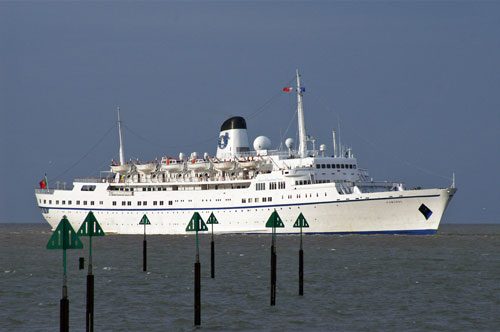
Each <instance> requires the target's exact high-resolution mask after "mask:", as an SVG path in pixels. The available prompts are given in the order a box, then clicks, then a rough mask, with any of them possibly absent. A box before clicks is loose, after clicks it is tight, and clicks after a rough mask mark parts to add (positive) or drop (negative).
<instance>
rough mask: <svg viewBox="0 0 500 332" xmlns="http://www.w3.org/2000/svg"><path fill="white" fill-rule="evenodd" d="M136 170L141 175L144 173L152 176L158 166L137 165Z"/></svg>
mask: <svg viewBox="0 0 500 332" xmlns="http://www.w3.org/2000/svg"><path fill="white" fill-rule="evenodd" d="M135 169H136V170H137V172H139V173H143V174H151V173H153V172H154V171H155V169H156V164H155V163H151V164H149V163H148V164H142V165H139V164H137V165H135Z"/></svg>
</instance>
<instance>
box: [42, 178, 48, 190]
mask: <svg viewBox="0 0 500 332" xmlns="http://www.w3.org/2000/svg"><path fill="white" fill-rule="evenodd" d="M45 187H47V178H43V180H42V181H40V189H43V188H45Z"/></svg>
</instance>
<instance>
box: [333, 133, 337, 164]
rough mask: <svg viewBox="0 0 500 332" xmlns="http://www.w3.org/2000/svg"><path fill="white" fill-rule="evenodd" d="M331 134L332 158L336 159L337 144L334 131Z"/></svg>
mask: <svg viewBox="0 0 500 332" xmlns="http://www.w3.org/2000/svg"><path fill="white" fill-rule="evenodd" d="M332 134H333V157H334V158H337V142H336V140H335V130H332Z"/></svg>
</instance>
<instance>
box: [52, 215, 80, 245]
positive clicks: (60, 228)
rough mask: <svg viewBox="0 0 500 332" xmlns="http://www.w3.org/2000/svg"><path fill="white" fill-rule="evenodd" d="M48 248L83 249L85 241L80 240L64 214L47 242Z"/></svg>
mask: <svg viewBox="0 0 500 332" xmlns="http://www.w3.org/2000/svg"><path fill="white" fill-rule="evenodd" d="M47 249H83V243H82V241H80V238H79V237H78V234H76V232H75V230H74V229H73V227H71V224H70V223H69V220H68V219H67V218H66V216H64V217H63V218H62V219H61V222H59V225H57V228H56V230H55V231H54V233H53V234H52V236H51V237H50V240H49V243H47Z"/></svg>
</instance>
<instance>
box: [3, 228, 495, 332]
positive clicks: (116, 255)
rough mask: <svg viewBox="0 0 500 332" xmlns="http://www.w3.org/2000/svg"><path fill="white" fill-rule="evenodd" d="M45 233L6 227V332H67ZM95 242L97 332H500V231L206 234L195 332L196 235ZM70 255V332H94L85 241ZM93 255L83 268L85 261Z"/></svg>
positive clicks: (58, 272) (55, 254) (57, 265)
mask: <svg viewBox="0 0 500 332" xmlns="http://www.w3.org/2000/svg"><path fill="white" fill-rule="evenodd" d="M50 236H51V231H50V228H49V226H48V225H46V224H0V331H30V332H34V331H58V330H59V300H60V298H61V286H62V271H63V270H62V251H61V250H47V249H45V246H46V244H47V242H48V240H49V238H50ZM142 240H143V236H142V235H137V236H135V235H134V236H130V235H107V236H105V237H99V238H97V237H94V238H93V241H92V253H93V272H94V276H95V321H94V328H95V331H195V330H196V331H202V330H204V331H499V330H500V225H442V226H441V227H440V229H439V232H438V233H437V234H435V235H429V236H406V235H345V236H340V235H309V236H304V238H303V245H304V262H305V267H304V280H305V282H304V296H298V246H299V236H292V235H285V236H278V238H277V262H278V264H277V295H276V306H274V307H271V306H270V305H269V303H270V291H269V289H270V287H269V286H270V245H271V236H270V235H221V236H215V248H216V252H215V254H216V255H215V258H216V263H215V265H216V266H215V267H216V270H215V279H211V278H210V236H209V235H202V236H200V259H201V277H202V280H201V287H202V288H201V291H202V293H201V299H202V307H201V326H199V327H195V326H194V309H193V308H194V304H193V300H194V295H193V283H194V272H193V271H194V260H195V237H194V236H160V235H155V236H148V237H147V243H148V272H143V271H142ZM82 242H83V243H84V246H85V247H84V249H83V250H68V251H67V269H68V292H69V301H70V331H85V288H86V275H87V266H86V265H87V262H88V261H87V258H88V238H83V239H82ZM81 256H83V257H85V269H83V270H79V266H78V259H79V257H81Z"/></svg>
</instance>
